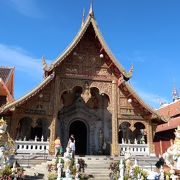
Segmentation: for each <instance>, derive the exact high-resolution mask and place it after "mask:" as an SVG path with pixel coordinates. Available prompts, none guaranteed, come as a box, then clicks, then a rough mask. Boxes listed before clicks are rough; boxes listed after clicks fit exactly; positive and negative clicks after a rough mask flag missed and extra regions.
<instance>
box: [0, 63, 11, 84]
mask: <svg viewBox="0 0 180 180" xmlns="http://www.w3.org/2000/svg"><path fill="white" fill-rule="evenodd" d="M13 72H14V67H2V66H0V78H1V79H2V80H3V81H4V83H5V84H7V82H8V81H9V79H10V77H11V75H12V74H13Z"/></svg>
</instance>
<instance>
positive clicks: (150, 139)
mask: <svg viewBox="0 0 180 180" xmlns="http://www.w3.org/2000/svg"><path fill="white" fill-rule="evenodd" d="M155 129H156V126H155V125H154V124H152V123H151V122H150V123H149V125H148V136H147V140H148V142H147V143H148V144H149V153H150V154H151V155H155V146H154V144H153V137H154V134H155Z"/></svg>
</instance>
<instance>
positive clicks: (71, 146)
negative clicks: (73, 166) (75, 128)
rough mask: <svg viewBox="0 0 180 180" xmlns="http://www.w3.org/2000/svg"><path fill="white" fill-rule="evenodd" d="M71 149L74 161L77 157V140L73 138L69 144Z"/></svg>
mask: <svg viewBox="0 0 180 180" xmlns="http://www.w3.org/2000/svg"><path fill="white" fill-rule="evenodd" d="M69 147H70V149H71V152H72V158H73V159H74V155H75V149H76V148H75V139H74V138H73V137H70V143H69Z"/></svg>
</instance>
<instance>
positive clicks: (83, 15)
mask: <svg viewBox="0 0 180 180" xmlns="http://www.w3.org/2000/svg"><path fill="white" fill-rule="evenodd" d="M84 23H85V9H83V14H82V23H81V27H83V26H84Z"/></svg>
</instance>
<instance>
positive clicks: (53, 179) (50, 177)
mask: <svg viewBox="0 0 180 180" xmlns="http://www.w3.org/2000/svg"><path fill="white" fill-rule="evenodd" d="M56 179H57V174H56V173H49V175H48V180H56Z"/></svg>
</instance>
